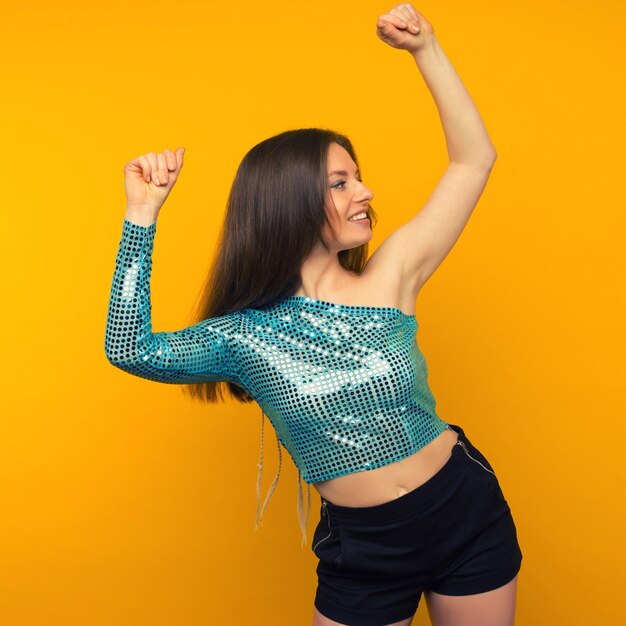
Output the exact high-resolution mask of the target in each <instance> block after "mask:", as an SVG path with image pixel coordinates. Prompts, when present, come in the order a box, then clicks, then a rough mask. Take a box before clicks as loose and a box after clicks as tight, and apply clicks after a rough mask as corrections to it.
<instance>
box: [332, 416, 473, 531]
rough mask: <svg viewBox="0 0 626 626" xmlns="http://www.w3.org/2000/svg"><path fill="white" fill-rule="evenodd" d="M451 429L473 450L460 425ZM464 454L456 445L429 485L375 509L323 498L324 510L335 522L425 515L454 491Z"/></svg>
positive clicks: (370, 521) (420, 486)
mask: <svg viewBox="0 0 626 626" xmlns="http://www.w3.org/2000/svg"><path fill="white" fill-rule="evenodd" d="M448 427H449V428H450V429H451V430H454V431H455V432H456V433H458V440H459V441H462V442H463V443H465V444H466V445H467V446H468V447H469V448H470V449H471V448H473V446H472V444H471V442H470V441H469V439H468V438H467V436H466V435H465V431H464V430H463V429H462V428H461V427H460V426H459V425H457V424H450V423H448ZM464 454H465V452H464V451H463V448H462V446H460V445H458V443H455V444H454V445H453V446H452V450H451V452H450V457H449V458H448V460H447V461H446V462H445V464H444V465H443V467H441V468H440V469H439V470H438V471H437V472H436V473H435V474H434V475H433V476H431V477H430V478H429V479H428V480H427V481H426V482H424V483H422V484H421V485H419V486H417V487H416V488H415V489H413V490H412V491H409V492H408V493H405V494H404V495H402V496H400V497H399V498H394V499H393V500H390V501H388V502H383V503H382V504H375V505H372V506H343V505H339V504H333V503H332V502H330V501H329V500H326V499H325V498H321V502H322V508H323V507H324V503H326V504H325V505H326V507H327V510H328V512H329V515H330V517H331V519H335V520H336V521H346V522H349V521H355V522H356V523H365V524H367V523H384V522H390V521H395V520H397V519H398V518H399V517H404V516H408V515H411V514H415V513H416V512H417V513H419V512H423V511H425V510H426V509H427V508H428V507H429V506H430V505H431V504H432V503H434V502H436V501H437V500H439V498H440V496H441V494H442V493H443V492H444V491H448V490H449V489H450V479H451V478H452V477H454V476H458V475H459V464H460V462H461V461H462V460H463V457H462V455H464Z"/></svg>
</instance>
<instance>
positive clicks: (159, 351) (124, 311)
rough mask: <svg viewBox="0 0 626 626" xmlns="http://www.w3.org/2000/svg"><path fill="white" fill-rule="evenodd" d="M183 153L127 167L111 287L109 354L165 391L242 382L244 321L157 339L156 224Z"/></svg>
mask: <svg viewBox="0 0 626 626" xmlns="http://www.w3.org/2000/svg"><path fill="white" fill-rule="evenodd" d="M183 151H184V150H183V149H182V148H179V149H178V150H177V151H176V152H175V153H174V152H172V151H171V150H165V151H164V152H162V153H159V154H156V153H154V152H149V153H147V154H145V155H142V156H140V157H137V158H135V159H133V160H132V161H129V162H128V163H127V164H126V165H125V166H124V174H125V188H126V197H127V201H128V205H127V208H126V216H125V218H124V222H123V226H122V238H121V241H120V244H119V248H118V251H117V259H116V262H115V272H114V274H113V284H112V286H111V296H110V299H109V312H108V316H107V323H106V334H105V353H106V356H107V359H108V360H109V362H110V363H111V364H112V365H114V366H115V367H117V368H119V369H121V370H124V371H125V372H128V373H129V374H133V375H135V376H139V377H141V378H147V379H149V380H154V381H157V382H161V383H172V384H183V383H202V382H211V381H220V380H224V381H231V382H237V379H238V365H237V359H236V349H235V341H234V335H235V334H237V332H238V326H239V320H240V316H239V314H238V313H230V314H228V315H222V316H218V317H213V318H211V319H208V320H203V321H201V322H198V323H197V324H194V325H193V326H188V327H187V328H183V329H182V330H178V331H173V332H168V331H163V332H158V333H153V332H152V318H151V312H152V306H151V302H150V276H151V274H152V249H153V246H154V236H155V233H156V222H157V217H158V214H159V211H160V209H161V207H162V205H163V203H164V202H165V199H166V198H167V196H168V195H169V193H170V191H171V190H172V187H173V186H174V184H175V182H176V180H177V177H178V174H179V172H180V169H181V167H182V164H183Z"/></svg>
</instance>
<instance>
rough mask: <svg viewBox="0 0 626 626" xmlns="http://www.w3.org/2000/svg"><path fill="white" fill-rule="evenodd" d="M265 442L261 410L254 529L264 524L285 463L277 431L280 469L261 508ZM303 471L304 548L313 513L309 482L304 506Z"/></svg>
mask: <svg viewBox="0 0 626 626" xmlns="http://www.w3.org/2000/svg"><path fill="white" fill-rule="evenodd" d="M264 442H265V412H264V411H263V410H261V458H260V459H259V463H258V465H257V467H258V468H259V473H258V478H257V482H256V522H255V524H254V530H258V528H259V525H261V526H263V514H264V513H265V508H266V507H267V505H268V504H269V501H270V498H271V497H272V494H273V493H274V489H276V485H277V484H278V478H279V476H280V470H281V467H282V464H283V454H282V450H281V447H280V439H279V438H278V433H276V444H277V445H278V471H277V472H276V477H275V478H274V482H273V483H272V484H271V486H270V488H269V490H268V492H267V495H266V496H265V501H264V503H263V508H261V476H262V475H263V449H264ZM301 476H302V475H301V473H300V470H298V522H299V524H300V530H301V532H302V547H303V548H304V547H305V546H306V543H307V537H306V528H307V523H308V521H309V516H310V513H311V485H309V484H308V483H307V486H306V491H307V493H306V508H303V495H302V483H301Z"/></svg>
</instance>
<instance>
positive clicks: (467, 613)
mask: <svg viewBox="0 0 626 626" xmlns="http://www.w3.org/2000/svg"><path fill="white" fill-rule="evenodd" d="M517 577H518V575H517V574H516V575H515V578H513V580H511V581H510V582H508V583H506V584H505V585H503V586H501V587H498V588H497V589H492V590H491V591H485V592H484V593H475V594H472V595H467V596H448V595H444V594H441V593H436V592H434V591H426V592H425V593H424V597H425V599H426V606H427V608H428V614H429V615H430V621H431V622H432V625H433V626H513V624H514V623H515V601H516V598H517Z"/></svg>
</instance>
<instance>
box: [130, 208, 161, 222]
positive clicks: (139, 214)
mask: <svg viewBox="0 0 626 626" xmlns="http://www.w3.org/2000/svg"><path fill="white" fill-rule="evenodd" d="M158 216H159V211H158V210H155V209H153V208H152V207H136V206H127V207H126V214H125V215H124V219H127V220H128V221H129V222H133V224H138V225H139V226H150V225H151V224H153V223H154V222H156V221H157V217H158Z"/></svg>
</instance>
